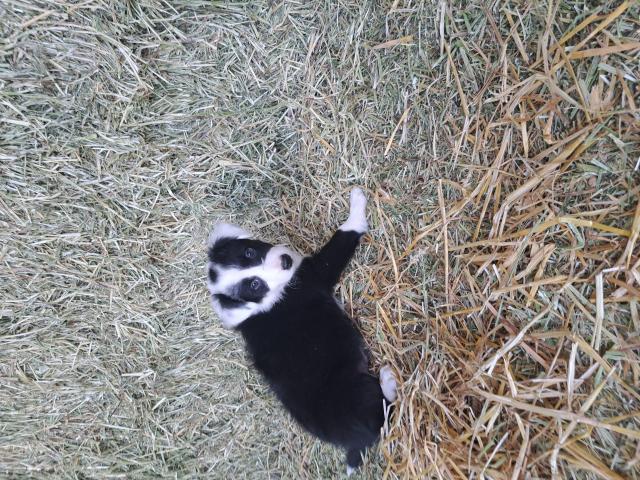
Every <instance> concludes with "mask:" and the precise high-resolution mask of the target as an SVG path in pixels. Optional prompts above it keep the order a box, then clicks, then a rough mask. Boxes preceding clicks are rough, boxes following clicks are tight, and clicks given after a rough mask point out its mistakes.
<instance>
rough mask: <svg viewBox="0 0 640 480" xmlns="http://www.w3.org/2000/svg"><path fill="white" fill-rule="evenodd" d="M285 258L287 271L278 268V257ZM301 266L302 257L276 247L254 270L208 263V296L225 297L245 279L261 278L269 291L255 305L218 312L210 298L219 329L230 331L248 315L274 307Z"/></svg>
mask: <svg viewBox="0 0 640 480" xmlns="http://www.w3.org/2000/svg"><path fill="white" fill-rule="evenodd" d="M284 254H287V255H289V256H290V257H291V259H292V260H293V264H292V265H291V268H289V269H288V270H284V269H283V268H282V255H284ZM301 262H302V256H301V255H300V254H299V253H297V252H294V251H293V250H291V249H290V248H288V247H285V246H282V245H278V246H275V247H272V248H271V249H269V251H268V252H267V255H266V257H265V259H264V261H263V262H262V263H261V264H260V265H257V266H255V267H249V268H224V267H220V266H219V265H216V264H214V263H212V262H209V264H208V267H209V268H210V269H211V268H213V269H214V270H215V271H216V274H217V275H216V281H215V282H211V280H208V279H207V287H208V288H209V292H211V294H212V295H215V294H229V293H230V292H231V291H232V289H233V287H234V286H236V285H237V284H238V283H240V282H241V281H242V280H243V279H245V278H251V277H258V278H261V279H262V280H263V281H264V282H265V283H266V284H267V286H268V287H269V291H268V292H267V294H266V295H265V296H264V298H263V299H262V300H261V301H260V302H259V303H255V302H247V303H245V304H243V305H241V306H239V307H237V308H222V306H221V305H220V302H219V301H218V300H217V299H216V298H215V297H213V296H212V298H211V301H212V304H213V308H214V310H215V311H216V313H217V314H218V316H219V317H220V321H221V322H222V325H223V326H224V327H226V328H233V327H236V326H238V325H240V323H242V322H243V321H244V320H246V319H247V318H249V317H250V316H252V315H256V314H258V313H261V312H266V311H268V310H269V309H270V308H271V307H273V305H275V304H276V303H277V302H278V300H280V298H282V294H283V292H284V289H285V287H286V286H287V284H288V283H289V281H290V280H291V278H292V277H293V275H294V274H295V272H296V270H297V268H298V267H299V266H300V263H301Z"/></svg>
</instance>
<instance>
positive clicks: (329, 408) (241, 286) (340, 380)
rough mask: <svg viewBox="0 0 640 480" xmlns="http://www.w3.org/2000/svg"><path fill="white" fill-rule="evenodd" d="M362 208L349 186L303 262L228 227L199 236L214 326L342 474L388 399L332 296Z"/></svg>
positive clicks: (372, 438)
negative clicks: (343, 206)
mask: <svg viewBox="0 0 640 480" xmlns="http://www.w3.org/2000/svg"><path fill="white" fill-rule="evenodd" d="M366 204H367V201H366V198H365V196H364V193H363V192H362V190H360V189H359V188H354V189H353V190H352V191H351V205H350V212H349V218H348V219H347V221H346V222H345V223H344V224H343V225H342V226H341V227H340V229H339V230H338V231H337V232H336V233H335V234H334V235H333V237H332V238H331V240H329V242H328V243H327V244H326V245H324V247H322V248H321V249H320V251H318V252H317V253H315V254H313V255H311V256H307V257H303V256H302V255H300V254H298V253H296V252H294V251H293V250H291V249H290V248H288V247H286V246H283V245H276V246H274V245H271V244H269V243H265V242H262V241H260V240H254V239H252V238H251V235H249V234H248V233H247V232H245V231H244V230H242V229H241V228H239V227H236V226H233V225H229V224H222V225H219V226H218V227H216V228H215V229H214V230H213V232H212V233H211V236H210V238H209V264H208V282H207V284H208V288H209V291H210V293H211V300H212V304H213V308H214V310H215V311H216V313H217V314H218V316H219V318H220V320H221V322H222V324H223V325H224V326H225V327H227V328H234V329H237V330H238V331H240V333H241V334H242V336H243V337H244V339H245V342H246V347H247V349H248V351H249V353H250V355H251V357H252V359H253V362H254V364H255V366H256V368H257V369H258V370H259V371H260V373H261V374H262V375H263V376H264V378H265V379H266V380H267V381H268V383H269V384H270V386H271V388H272V390H273V391H274V392H275V394H276V396H277V397H278V398H279V399H280V401H281V402H282V403H283V404H284V406H285V407H286V408H287V410H288V411H289V412H290V413H291V415H292V416H293V417H294V418H295V419H296V420H297V421H298V422H299V423H300V424H301V425H302V426H303V427H305V428H306V429H307V430H308V431H309V432H311V433H312V434H314V435H316V436H317V437H318V438H320V439H321V440H324V441H327V442H331V443H333V444H335V445H338V446H340V447H343V448H344V449H345V450H346V452H347V471H348V472H349V473H350V472H351V471H352V470H353V469H354V468H356V467H357V466H359V465H360V463H361V454H362V452H363V451H364V450H365V449H366V448H367V447H369V446H371V445H372V444H374V443H375V442H376V440H377V439H378V435H379V433H380V427H381V426H382V424H383V423H384V407H383V399H386V400H387V402H393V401H394V400H395V398H396V381H395V378H394V376H393V373H392V371H391V368H389V367H388V366H387V367H383V368H382V369H381V371H380V379H379V381H378V379H377V378H375V377H374V376H373V375H371V374H370V373H369V370H368V352H367V350H366V347H365V344H364V342H363V340H362V337H361V335H360V333H359V332H358V330H357V329H356V328H355V326H354V324H353V322H352V320H351V319H350V318H349V317H348V316H347V314H346V313H345V312H344V310H343V309H342V307H341V306H340V305H339V304H338V302H337V301H336V299H335V297H334V292H333V290H334V287H335V285H336V283H337V282H338V280H339V278H340V274H341V273H342V271H343V270H344V268H345V267H346V266H347V263H348V262H349V260H350V258H351V257H352V256H353V254H354V252H355V249H356V247H357V246H358V243H359V241H360V237H361V236H362V235H363V234H364V233H365V232H366V231H367V219H366Z"/></svg>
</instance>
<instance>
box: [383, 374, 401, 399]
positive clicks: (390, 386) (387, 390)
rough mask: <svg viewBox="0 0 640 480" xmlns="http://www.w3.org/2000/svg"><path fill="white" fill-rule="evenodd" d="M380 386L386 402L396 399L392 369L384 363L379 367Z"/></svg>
mask: <svg viewBox="0 0 640 480" xmlns="http://www.w3.org/2000/svg"><path fill="white" fill-rule="evenodd" d="M380 387H381V388H382V394H383V395H384V398H386V399H387V401H388V402H395V401H396V398H397V390H398V385H397V382H396V377H395V375H394V374H393V370H391V367H390V366H389V365H385V366H383V367H382V368H381V369H380Z"/></svg>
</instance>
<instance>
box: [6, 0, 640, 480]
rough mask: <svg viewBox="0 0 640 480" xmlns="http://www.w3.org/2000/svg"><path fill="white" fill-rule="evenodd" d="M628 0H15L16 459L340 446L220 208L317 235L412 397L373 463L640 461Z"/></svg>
mask: <svg viewBox="0 0 640 480" xmlns="http://www.w3.org/2000/svg"><path fill="white" fill-rule="evenodd" d="M638 18H640V7H639V5H638V3H637V2H633V1H623V2H620V1H605V2H580V1H573V0H563V1H545V2H519V1H507V2H489V3H487V2H481V1H459V2H451V1H445V0H443V1H437V2H436V1H433V2H422V1H414V0H406V1H405V0H393V1H388V2H368V1H350V0H346V1H341V2H333V1H328V0H327V1H318V2H295V1H287V2H272V1H269V2H267V1H264V2H262V1H259V2H235V3H234V2H216V1H209V0H207V1H198V0H176V1H170V2H165V1H157V2H156V1H149V0H141V1H136V2H126V1H108V0H88V1H83V2H58V1H55V2H54V1H46V0H36V1H33V0H29V1H25V0H3V1H2V2H0V126H1V127H2V128H1V130H0V227H1V228H0V265H1V267H0V268H1V275H0V476H8V477H18V476H27V475H31V476H34V477H38V478H190V477H192V478H256V479H263V478H333V477H335V476H340V475H342V472H343V471H344V464H343V456H342V453H341V452H339V451H337V450H335V449H333V448H331V447H327V446H325V445H322V444H320V443H319V442H317V441H315V440H313V439H312V438H311V437H310V436H308V435H306V434H305V433H303V432H302V431H300V430H299V429H298V428H297V427H296V426H295V425H294V424H293V423H292V422H291V421H290V419H289V418H288V417H287V416H286V415H285V414H284V413H283V412H282V411H281V409H280V408H279V406H278V405H277V402H276V401H275V400H274V398H273V397H272V396H271V395H270V394H269V392H268V390H267V388H266V387H265V385H264V383H263V382H262V381H261V380H260V379H259V378H257V377H256V376H255V375H254V374H253V373H252V371H251V369H250V368H249V362H248V360H247V359H246V358H245V357H244V355H243V353H242V351H243V350H242V344H241V342H240V340H239V339H238V338H237V336H236V335H234V334H233V333H230V332H226V331H224V330H222V329H221V328H220V326H219V324H218V322H217V321H216V319H215V318H214V316H213V314H212V312H211V309H210V307H209V305H208V298H207V293H206V289H205V288H204V271H203V265H204V258H205V254H204V244H205V241H206V235H207V231H208V230H209V228H210V227H211V225H212V224H213V222H214V221H216V220H219V219H224V220H228V221H235V222H237V223H241V224H243V226H245V227H247V228H250V229H252V230H254V231H256V233H259V234H260V235H261V236H262V237H265V238H267V239H271V240H273V241H277V242H280V241H289V242H291V243H292V244H293V245H294V246H296V247H297V248H299V249H300V250H302V251H304V252H310V251H312V250H313V249H314V248H317V247H318V246H319V245H321V243H322V242H323V241H324V240H325V239H326V238H327V236H328V235H329V234H330V232H331V231H332V230H333V229H334V228H335V227H336V226H337V225H339V223H340V222H341V221H343V220H344V215H345V212H346V208H347V203H346V200H347V198H348V191H349V188H350V186H351V185H353V184H360V185H363V186H364V187H366V189H367V190H368V193H369V196H370V199H371V202H370V210H369V215H370V224H371V227H372V228H371V232H370V234H369V235H368V236H367V238H366V239H365V241H364V244H363V246H362V247H361V249H360V250H359V252H358V254H357V256H356V258H355V260H354V262H353V264H352V269H351V270H350V272H349V273H348V274H347V275H346V277H345V279H344V281H343V283H342V286H341V288H340V290H339V292H338V293H339V295H340V296H341V298H342V299H343V300H344V301H345V304H346V305H347V307H346V308H347V309H349V311H351V312H352V313H353V314H354V317H357V318H358V319H359V323H360V326H361V328H362V331H363V333H364V335H365V337H366V339H367V341H368V343H369V344H370V346H371V349H372V352H373V363H374V365H372V367H376V368H377V367H379V366H380V364H382V363H391V364H392V365H393V368H394V369H395V371H396V373H397V374H398V376H399V377H401V379H402V383H401V388H400V397H399V400H398V402H397V405H396V408H395V410H394V411H393V413H392V415H391V417H390V418H389V423H388V425H387V427H386V429H385V435H384V438H383V441H382V442H381V445H380V448H379V449H377V450H373V451H372V452H371V453H370V454H369V457H368V459H367V461H366V462H365V465H364V467H363V469H362V470H361V471H360V472H359V473H358V475H359V476H360V477H361V478H438V479H458V478H474V479H475V478H477V479H480V478H494V479H520V478H523V479H524V478H558V479H560V478H611V479H614V478H615V479H618V478H638V477H640V438H639V437H640V433H639V432H640V424H639V423H640V421H639V418H640V388H639V385H640V361H639V360H640V358H639V355H640V343H639V341H638V333H639V332H640V313H639V308H638V304H639V301H640V255H639V252H640V247H639V246H638V243H639V241H638V240H639V238H638V237H639V235H640V202H639V198H640V195H639V194H640V183H639V182H638V178H639V175H640V172H639V171H638V168H639V166H640V148H639V142H640V114H639V112H638V106H639V105H640V98H639V96H638V91H639V90H638V81H639V78H640V48H639V42H640V36H639V33H638V32H639V28H640V23H639V21H638Z"/></svg>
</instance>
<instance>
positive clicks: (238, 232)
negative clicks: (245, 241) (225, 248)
mask: <svg viewBox="0 0 640 480" xmlns="http://www.w3.org/2000/svg"><path fill="white" fill-rule="evenodd" d="M222 238H230V239H232V238H238V239H242V238H251V235H250V234H249V233H248V232H246V231H245V230H243V229H242V228H240V227H238V226H236V225H231V224H230V223H219V224H218V225H216V226H215V228H214V229H213V231H212V232H211V233H210V234H209V242H208V246H209V247H213V245H214V244H215V243H216V242H217V241H218V240H220V239H222Z"/></svg>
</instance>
